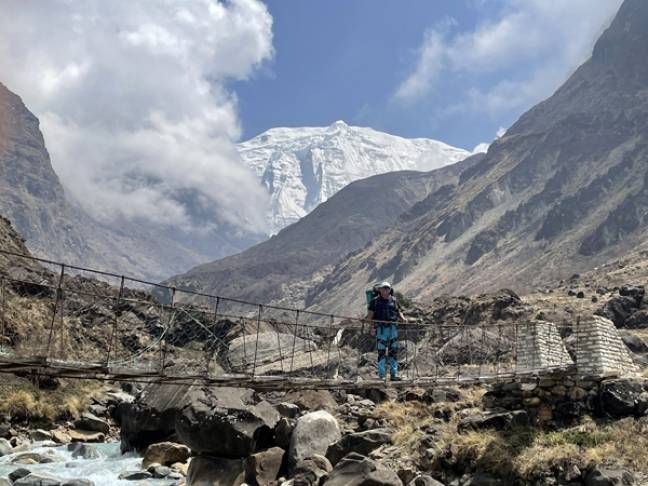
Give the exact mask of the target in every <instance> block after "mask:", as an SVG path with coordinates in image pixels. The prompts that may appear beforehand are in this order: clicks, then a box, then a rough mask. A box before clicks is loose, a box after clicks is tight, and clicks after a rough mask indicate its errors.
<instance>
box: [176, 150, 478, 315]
mask: <svg viewBox="0 0 648 486" xmlns="http://www.w3.org/2000/svg"><path fill="white" fill-rule="evenodd" d="M481 157H482V156H481V155H477V156H473V157H470V158H468V159H467V160H464V161H462V162H459V163H458V164H455V165H451V166H448V167H444V168H442V169H437V170H435V171H431V172H427V173H421V172H412V171H402V172H393V173H388V174H383V175H378V176H374V177H370V178H367V179H363V180H359V181H356V182H353V183H351V184H350V185H349V186H347V187H345V188H344V189H342V190H341V191H340V192H338V193H337V194H336V195H335V196H333V197H332V198H331V199H329V200H328V201H326V202H325V203H323V204H321V205H320V206H318V207H317V208H316V209H315V210H314V211H313V212H312V213H310V214H309V215H307V216H305V217H304V218H302V219H301V220H299V221H298V222H297V223H295V224H293V225H291V226H288V227H287V228H285V229H283V230H282V231H281V232H279V234H277V235H275V236H273V237H272V238H270V239H269V240H268V241H265V242H263V243H260V244H258V245H256V246H254V247H252V248H250V249H248V250H246V251H244V252H242V253H240V254H238V255H234V256H231V257H227V258H224V259H221V260H218V261H215V262H212V263H208V264H205V265H200V266H198V267H196V268H194V269H192V270H190V271H189V272H187V273H185V274H183V275H179V276H177V277H174V278H172V279H171V280H170V281H169V283H171V284H172V285H175V286H177V287H182V288H188V289H192V290H200V291H202V292H209V293H215V294H219V295H225V296H234V297H238V298H246V299H252V300H256V301H259V302H269V301H275V302H276V301H286V302H290V303H291V304H297V303H300V301H301V299H302V298H303V295H304V292H305V291H306V290H307V288H308V287H309V286H311V285H312V281H313V279H315V280H316V279H317V278H319V274H320V273H321V272H322V271H324V270H325V269H327V268H332V266H333V265H334V264H335V263H336V261H337V260H338V259H339V258H341V257H342V256H344V255H346V254H347V253H349V252H353V251H357V250H359V249H361V248H362V247H363V246H365V245H366V244H367V243H368V242H371V241H373V240H375V239H376V238H378V237H379V236H380V235H381V234H389V233H391V231H392V229H391V228H392V226H393V225H394V223H395V221H396V220H397V218H398V217H399V215H400V214H401V213H403V212H404V211H406V210H407V209H409V208H410V207H411V206H412V205H414V204H415V203H417V202H418V201H420V200H422V199H423V198H425V197H426V195H427V194H429V193H430V192H434V191H436V190H437V189H439V188H440V187H442V186H445V187H447V185H449V184H451V183H453V182H454V181H456V180H457V177H458V174H459V173H460V172H461V170H463V169H464V168H466V167H471V166H472V165H474V164H475V163H476V162H477V161H479V160H480V159H481Z"/></svg>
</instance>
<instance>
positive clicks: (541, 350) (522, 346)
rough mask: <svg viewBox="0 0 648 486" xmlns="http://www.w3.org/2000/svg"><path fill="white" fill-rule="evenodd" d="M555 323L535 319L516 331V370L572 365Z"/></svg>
mask: <svg viewBox="0 0 648 486" xmlns="http://www.w3.org/2000/svg"><path fill="white" fill-rule="evenodd" d="M573 364H574V362H573V361H572V359H571V357H570V356H569V353H568V352H567V349H566V348H565V344H564V343H563V340H562V338H561V337H560V333H559V332H558V329H557V328H556V325H555V324H554V323H552V322H544V321H535V322H530V323H527V325H526V326H522V327H521V328H520V329H519V330H518V332H517V341H516V371H530V370H535V369H540V368H552V367H558V366H567V365H573Z"/></svg>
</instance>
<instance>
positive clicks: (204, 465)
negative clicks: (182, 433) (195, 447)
mask: <svg viewBox="0 0 648 486" xmlns="http://www.w3.org/2000/svg"><path fill="white" fill-rule="evenodd" d="M244 482H245V462H244V460H243V459H223V458H220V457H202V456H198V457H194V458H193V459H192V460H191V463H190V464H189V470H188V471H187V486H239V485H241V484H243V483H244Z"/></svg>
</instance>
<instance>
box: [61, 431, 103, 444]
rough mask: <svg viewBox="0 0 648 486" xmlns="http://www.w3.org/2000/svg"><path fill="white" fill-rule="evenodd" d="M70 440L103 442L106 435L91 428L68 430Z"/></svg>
mask: <svg viewBox="0 0 648 486" xmlns="http://www.w3.org/2000/svg"><path fill="white" fill-rule="evenodd" d="M68 435H69V436H70V439H72V442H105V440H106V435H105V434H104V433H103V432H93V431H91V430H76V429H75V430H70V431H69V432H68Z"/></svg>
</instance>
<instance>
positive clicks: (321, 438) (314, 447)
mask: <svg viewBox="0 0 648 486" xmlns="http://www.w3.org/2000/svg"><path fill="white" fill-rule="evenodd" d="M341 438H342V434H341V433H340V425H339V424H338V422H337V420H336V419H335V417H333V415H331V414H330V413H328V412H326V411H324V410H318V411H317V412H311V413H307V414H306V415H302V416H301V417H299V419H297V424H296V425H295V429H294V430H293V433H292V436H291V438H290V447H289V449H288V464H289V466H290V467H294V466H296V465H297V464H298V463H299V462H301V461H302V460H304V459H306V458H308V457H311V456H313V455H315V454H318V455H322V456H323V455H325V454H326V451H327V450H328V448H329V446H330V445H331V444H334V443H335V442H337V441H338V440H340V439H341Z"/></svg>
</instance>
